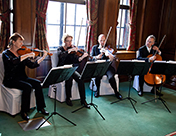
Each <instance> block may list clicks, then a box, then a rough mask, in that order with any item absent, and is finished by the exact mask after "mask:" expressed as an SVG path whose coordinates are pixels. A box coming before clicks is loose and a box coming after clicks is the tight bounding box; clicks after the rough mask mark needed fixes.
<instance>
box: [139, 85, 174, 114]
mask: <svg viewBox="0 0 176 136" xmlns="http://www.w3.org/2000/svg"><path fill="white" fill-rule="evenodd" d="M154 90H155V95H156V86H154ZM160 93H161V90H160ZM156 100H160V101H161V102H162V103H163V105H164V106H165V108H166V109H167V110H168V111H169V112H170V113H171V111H170V110H169V108H168V107H167V105H166V104H165V103H166V101H165V100H163V99H162V98H161V96H159V97H157V98H154V99H151V100H148V101H146V102H143V103H141V104H145V103H148V102H152V101H156Z"/></svg>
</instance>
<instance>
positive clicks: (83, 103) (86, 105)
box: [81, 101, 90, 109]
mask: <svg viewBox="0 0 176 136" xmlns="http://www.w3.org/2000/svg"><path fill="white" fill-rule="evenodd" d="M81 105H83V106H84V107H86V108H89V109H90V106H89V105H88V104H87V102H86V101H84V102H82V101H81Z"/></svg>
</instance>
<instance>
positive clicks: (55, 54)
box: [51, 50, 59, 68]
mask: <svg viewBox="0 0 176 136" xmlns="http://www.w3.org/2000/svg"><path fill="white" fill-rule="evenodd" d="M58 62H59V57H58V51H57V50H55V51H54V52H53V55H52V56H51V66H52V68H53V67H57V64H58Z"/></svg>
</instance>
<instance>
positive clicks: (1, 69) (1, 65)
mask: <svg viewBox="0 0 176 136" xmlns="http://www.w3.org/2000/svg"><path fill="white" fill-rule="evenodd" d="M3 79H4V63H3V60H2V53H1V54H0V85H1V84H2V82H3Z"/></svg>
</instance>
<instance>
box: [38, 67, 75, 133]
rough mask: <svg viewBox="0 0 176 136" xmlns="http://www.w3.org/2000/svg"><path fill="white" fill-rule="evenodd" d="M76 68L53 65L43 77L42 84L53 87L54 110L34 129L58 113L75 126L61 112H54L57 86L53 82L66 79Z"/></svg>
mask: <svg viewBox="0 0 176 136" xmlns="http://www.w3.org/2000/svg"><path fill="white" fill-rule="evenodd" d="M76 69H77V67H70V68H67V67H55V68H52V69H51V70H50V71H49V72H48V74H47V76H46V77H45V79H44V81H43V84H42V86H47V87H48V86H49V85H52V87H53V90H54V93H55V97H54V112H52V113H51V115H50V116H49V117H48V118H47V119H46V120H45V121H44V122H43V123H41V124H40V126H39V127H38V128H37V129H36V130H38V129H40V127H41V126H42V125H43V124H44V123H45V122H46V121H47V120H48V119H49V118H50V117H52V116H53V115H56V114H57V115H59V116H60V117H62V118H63V119H65V120H67V121H68V122H70V123H71V124H73V125H74V126H76V124H75V123H73V122H72V121H70V120H68V119H67V118H65V117H64V116H62V115H61V114H59V113H57V112H56V91H57V88H56V86H55V85H54V84H56V83H60V82H62V81H64V80H68V79H69V78H70V77H71V75H72V74H73V73H74V71H75V70H76Z"/></svg>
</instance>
